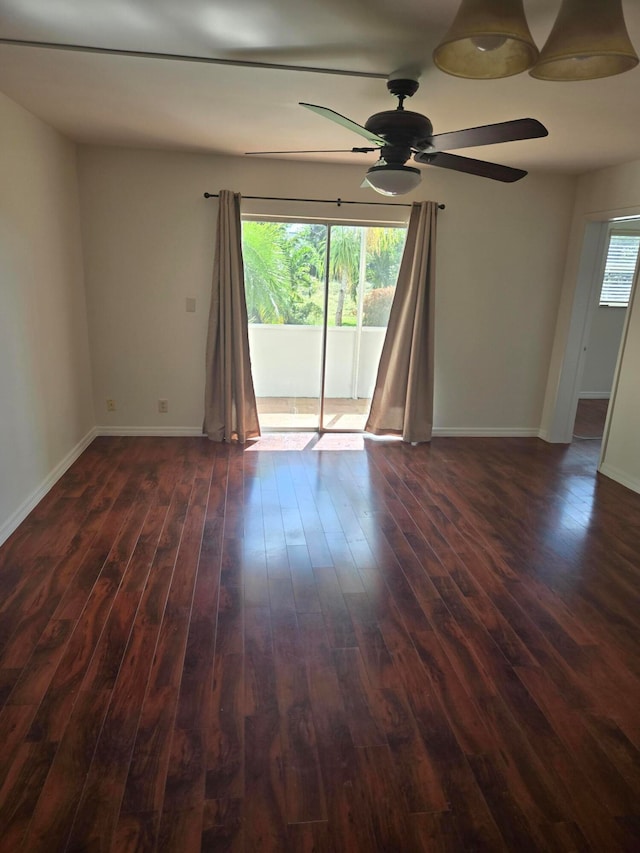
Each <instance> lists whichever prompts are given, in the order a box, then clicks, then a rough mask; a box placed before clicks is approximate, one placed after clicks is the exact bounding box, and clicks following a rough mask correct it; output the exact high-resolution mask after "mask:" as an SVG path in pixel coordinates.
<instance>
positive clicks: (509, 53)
mask: <svg viewBox="0 0 640 853" xmlns="http://www.w3.org/2000/svg"><path fill="white" fill-rule="evenodd" d="M433 61H434V63H435V64H436V66H437V67H438V68H439V69H440V70H441V71H444V72H445V73H446V74H452V75H453V76H455V77H466V78H468V79H473V80H490V79H496V78H500V77H511V76H512V75H514V74H520V73H521V72H522V71H527V70H529V74H530V75H531V76H532V77H535V78H536V79H538V80H555V81H560V82H570V81H574V80H593V79H596V78H598V77H611V76H613V75H614V74H622V73H623V72H625V71H630V70H631V69H632V68H635V66H636V65H637V64H638V56H637V54H636V52H635V50H634V48H633V45H632V44H631V40H630V38H629V34H628V32H627V28H626V25H625V22H624V14H623V10H622V0H562V4H561V6H560V11H559V13H558V17H557V19H556V21H555V24H554V25H553V29H552V30H551V33H550V35H549V38H548V39H547V42H546V44H545V46H544V47H543V49H542V51H541V52H540V53H539V52H538V48H537V47H536V45H535V43H534V41H533V39H532V37H531V33H530V31H529V27H528V24H527V20H526V17H525V13H524V8H523V3H522V0H462V2H461V4H460V7H459V9H458V13H457V15H456V17H455V18H454V21H453V24H452V25H451V28H450V29H449V32H448V33H447V34H446V36H445V37H444V39H443V40H442V42H441V43H440V44H439V45H438V46H437V47H436V49H435V50H434V52H433Z"/></svg>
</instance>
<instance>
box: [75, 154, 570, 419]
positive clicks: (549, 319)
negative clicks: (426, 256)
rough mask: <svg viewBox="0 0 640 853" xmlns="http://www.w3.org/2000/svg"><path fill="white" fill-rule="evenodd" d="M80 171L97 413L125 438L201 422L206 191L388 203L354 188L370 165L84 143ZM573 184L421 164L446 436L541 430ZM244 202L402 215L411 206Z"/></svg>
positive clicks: (438, 392) (302, 210) (285, 209)
mask: <svg viewBox="0 0 640 853" xmlns="http://www.w3.org/2000/svg"><path fill="white" fill-rule="evenodd" d="M79 173H80V188H81V199H82V211H83V233H84V247H85V265H86V282H87V301H88V312H89V329H90V339H91V347H92V364H93V384H94V394H95V407H96V417H97V421H98V424H100V425H104V426H106V427H108V428H112V429H116V430H117V429H118V428H121V429H131V428H136V427H140V428H141V429H145V430H150V429H151V430H153V429H158V430H162V431H169V432H170V431H171V430H172V429H176V430H180V429H184V428H192V429H194V430H197V429H199V428H200V425H201V422H202V406H203V404H202V399H203V385H204V351H205V339H206V318H207V312H208V305H209V288H210V280H211V266H212V256H213V234H214V225H215V218H216V207H217V204H216V202H215V200H209V201H206V200H204V199H203V198H202V194H203V192H204V191H205V190H207V191H209V192H217V191H218V190H219V189H220V188H228V189H234V190H238V191H240V192H242V193H243V194H245V195H268V196H274V195H276V196H280V195H282V196H302V197H313V198H337V197H342V198H347V199H359V200H360V199H361V200H368V201H382V200H383V199H382V198H381V197H380V196H377V195H376V194H374V193H373V192H372V191H371V190H361V189H359V185H360V182H361V180H362V166H344V165H341V166H338V165H327V164H323V165H318V164H309V163H291V162H284V161H274V160H271V161H268V162H267V161H266V160H259V159H255V158H254V159H249V158H231V157H221V156H204V155H197V154H183V153H167V152H158V151H139V150H122V149H115V148H101V147H94V146H82V147H81V149H80V152H79ZM574 188H575V180H574V179H572V178H567V177H563V176H559V175H536V174H532V175H529V176H528V177H527V178H526V179H525V180H523V181H522V182H521V183H518V184H512V185H503V184H494V183H490V182H488V181H484V180H482V179H480V178H475V177H472V176H469V175H460V174H456V173H453V172H449V171H445V170H441V169H435V168H431V169H428V168H426V169H425V170H424V180H423V183H422V186H421V187H420V188H419V190H418V191H416V193H415V194H414V198H432V199H434V200H437V201H440V202H445V203H446V205H447V209H446V210H445V211H443V212H442V213H441V215H440V217H439V225H438V227H439V237H438V285H437V299H436V311H437V320H436V328H437V331H436V387H435V421H436V427H437V428H440V429H443V428H444V429H451V430H456V429H458V430H462V431H465V432H470V433H474V432H477V433H480V434H483V433H484V434H490V433H496V434H500V433H504V432H506V433H514V434H519V433H522V432H530V433H537V430H538V427H539V423H540V414H541V408H542V402H543V395H544V389H545V381H546V377H547V372H548V365H549V355H550V348H551V343H552V340H553V332H554V325H555V317H556V312H557V306H558V299H559V294H560V285H561V279H562V271H563V263H564V258H565V252H566V239H567V233H568V228H569V223H570V218H571V211H572V205H573V193H574ZM407 200H411V199H410V198H409V199H407V198H405V199H403V201H407ZM243 207H244V209H245V210H246V212H249V213H262V214H273V215H276V214H280V215H285V214H288V215H291V216H299V217H300V216H302V217H304V216H307V217H311V216H324V215H330V216H333V217H338V218H339V217H351V218H353V219H362V220H369V221H374V218H377V217H382V218H383V219H384V220H385V221H396V222H397V221H401V220H402V219H403V218H405V217H406V216H407V209H406V208H402V207H377V208H376V207H364V206H363V207H351V206H350V207H348V208H346V207H344V206H343V207H341V208H337V207H336V205H326V206H321V205H308V204H285V203H282V202H271V203H268V202H261V203H260V202H248V201H247V202H245V203H244V204H243ZM185 297H195V298H196V300H197V311H196V313H195V314H187V313H186V312H185ZM108 397H109V398H113V399H115V400H116V405H117V411H115V412H113V413H107V412H106V410H105V400H106V398H108ZM160 397H163V398H167V399H168V400H169V413H168V414H166V415H160V414H158V412H157V400H158V399H159V398H160Z"/></svg>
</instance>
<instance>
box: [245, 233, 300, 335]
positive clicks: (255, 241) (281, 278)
mask: <svg viewBox="0 0 640 853" xmlns="http://www.w3.org/2000/svg"><path fill="white" fill-rule="evenodd" d="M285 228H286V226H285V225H284V223H282V222H249V221H245V222H243V223H242V255H243V260H244V285H245V293H246V298H247V314H248V316H249V321H250V322H253V323H284V322H285V321H286V319H287V317H288V316H289V313H290V309H291V297H292V294H291V287H290V277H289V270H288V263H287V258H286V255H285V252H284V251H283V239H284V236H285Z"/></svg>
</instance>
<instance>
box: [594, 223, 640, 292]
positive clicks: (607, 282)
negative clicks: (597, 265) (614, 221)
mask: <svg viewBox="0 0 640 853" xmlns="http://www.w3.org/2000/svg"><path fill="white" fill-rule="evenodd" d="M639 249H640V233H638V232H635V233H629V232H627V233H621V232H613V233H612V234H611V236H610V238H609V249H608V251H607V261H606V263H605V268H604V276H603V279H602V290H601V291H600V305H611V306H616V307H622V308H624V307H626V306H627V305H628V304H629V297H630V295H631V288H632V286H633V279H634V276H635V272H636V264H637V262H638V250H639Z"/></svg>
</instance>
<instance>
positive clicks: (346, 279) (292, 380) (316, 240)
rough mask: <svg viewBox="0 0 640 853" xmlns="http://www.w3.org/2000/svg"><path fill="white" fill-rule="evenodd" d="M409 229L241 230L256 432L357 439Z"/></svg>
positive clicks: (291, 226)
mask: <svg viewBox="0 0 640 853" xmlns="http://www.w3.org/2000/svg"><path fill="white" fill-rule="evenodd" d="M405 237H406V228H405V227H398V226H382V225H380V226H378V225H374V226H372V225H363V224H358V223H355V224H351V223H349V224H345V223H335V222H326V221H325V222H292V221H277V220H264V219H260V220H255V219H245V220H243V257H244V266H245V291H246V298H247V314H248V318H249V345H250V350H251V363H252V371H253V379H254V387H255V392H256V400H257V406H258V415H259V419H260V426H261V429H262V430H264V431H287V430H295V431H300V430H313V431H320V432H361V431H362V430H363V429H364V426H365V423H366V419H367V415H368V412H369V406H370V403H371V396H372V394H373V388H374V384H375V379H376V375H377V369H378V363H379V360H380V354H381V352H382V345H383V343H384V336H385V333H386V328H387V322H388V318H389V312H390V310H391V302H392V299H393V295H394V292H395V285H396V280H397V276H398V270H399V267H400V261H401V259H402V252H403V249H404V242H405Z"/></svg>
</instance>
